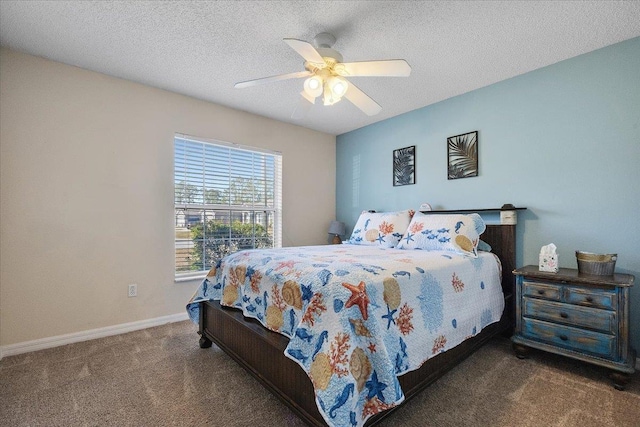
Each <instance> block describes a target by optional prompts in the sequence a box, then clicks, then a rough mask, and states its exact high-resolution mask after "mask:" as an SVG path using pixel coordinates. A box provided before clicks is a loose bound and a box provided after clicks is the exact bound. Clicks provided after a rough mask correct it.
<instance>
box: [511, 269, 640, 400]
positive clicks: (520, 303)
mask: <svg viewBox="0 0 640 427" xmlns="http://www.w3.org/2000/svg"><path fill="white" fill-rule="evenodd" d="M513 273H514V274H515V276H516V329H515V333H514V336H513V337H512V339H511V340H512V342H513V349H514V351H515V352H516V355H517V356H518V357H519V358H524V357H526V355H527V352H528V350H529V348H536V349H539V350H544V351H548V352H551V353H556V354H561V355H564V356H568V357H572V358H574V359H578V360H582V361H584V362H589V363H594V364H596V365H600V366H604V367H606V368H609V369H611V378H612V379H613V382H614V386H615V388H616V389H618V390H624V387H625V385H626V383H627V380H628V376H629V374H632V373H633V372H634V370H635V369H634V368H635V359H636V354H635V351H634V350H633V348H631V346H630V345H629V289H630V288H631V286H633V281H634V279H635V278H634V276H632V275H629V274H614V275H613V276H595V275H586V274H580V273H578V270H574V269H568V268H561V269H560V270H559V271H558V272H557V273H548V272H543V271H538V266H533V265H530V266H527V267H523V268H519V269H517V270H514V272H513Z"/></svg>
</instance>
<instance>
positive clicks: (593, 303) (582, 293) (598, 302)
mask: <svg viewBox="0 0 640 427" xmlns="http://www.w3.org/2000/svg"><path fill="white" fill-rule="evenodd" d="M566 300H567V302H568V303H571V304H579V305H585V306H588V307H599V308H604V309H607V310H615V309H616V308H617V304H616V295H615V293H613V292H607V291H605V290H597V289H595V290H594V289H585V288H572V287H568V288H567V299H566Z"/></svg>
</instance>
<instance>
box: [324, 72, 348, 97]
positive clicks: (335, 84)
mask: <svg viewBox="0 0 640 427" xmlns="http://www.w3.org/2000/svg"><path fill="white" fill-rule="evenodd" d="M328 84H329V87H330V88H331V92H332V93H333V95H334V96H337V97H338V98H342V96H343V95H344V94H345V93H346V92H347V89H348V88H349V83H347V81H346V80H345V79H343V78H342V77H337V76H334V77H331V78H330V79H329V81H328Z"/></svg>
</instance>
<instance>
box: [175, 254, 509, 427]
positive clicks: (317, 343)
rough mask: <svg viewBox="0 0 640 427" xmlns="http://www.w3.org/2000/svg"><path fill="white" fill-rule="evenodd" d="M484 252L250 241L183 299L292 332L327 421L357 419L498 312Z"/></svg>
mask: <svg viewBox="0 0 640 427" xmlns="http://www.w3.org/2000/svg"><path fill="white" fill-rule="evenodd" d="M500 277H501V266H500V263H499V261H498V259H497V257H495V255H493V254H491V253H486V252H483V253H481V254H480V256H479V257H478V258H475V259H474V258H467V257H464V256H461V255H457V254H455V253H453V252H444V251H422V250H400V249H392V248H378V247H373V246H357V245H328V246H309V247H302V248H300V247H295V248H282V249H266V250H265V249H260V250H247V251H241V252H237V253H235V254H232V255H230V256H228V257H226V258H224V259H223V260H222V261H220V262H219V263H218V265H217V266H216V267H215V268H213V269H212V270H211V271H210V272H209V275H208V276H207V278H206V279H205V280H204V281H203V282H202V284H201V285H200V287H199V289H198V290H197V292H196V294H195V295H194V296H193V298H192V299H191V301H190V302H189V304H188V305H187V312H188V314H189V317H190V318H191V320H192V321H194V322H195V323H198V319H199V304H198V302H200V301H204V300H210V299H215V300H220V301H221V304H222V305H226V306H233V307H237V308H239V309H241V310H242V311H243V313H244V315H245V316H248V317H252V318H255V319H258V320H259V321H260V322H261V323H262V324H263V325H264V326H265V327H267V328H269V329H271V330H273V331H276V332H279V333H281V334H283V335H285V336H287V337H289V338H290V341H289V345H288V346H287V348H286V352H285V354H286V356H287V357H289V358H290V359H292V360H294V361H296V362H297V363H298V364H299V365H300V366H301V367H302V368H303V369H304V370H305V371H306V372H307V373H308V375H309V377H310V379H311V381H312V383H313V386H314V389H315V391H316V403H317V405H318V409H319V410H320V413H321V414H322V415H323V417H324V419H325V420H326V422H327V424H328V425H330V426H361V425H362V424H364V422H365V421H366V420H367V418H369V417H370V416H371V415H374V414H376V413H378V412H380V411H383V410H385V409H388V408H391V407H393V406H396V405H398V404H400V403H401V402H402V401H403V400H404V394H403V392H402V390H401V388H400V384H399V382H398V379H397V376H399V375H401V374H403V373H405V372H408V371H412V370H415V369H417V368H419V367H420V366H421V365H422V364H423V363H424V362H425V361H426V360H427V359H429V358H430V357H432V356H434V355H437V354H438V353H441V352H443V351H446V350H448V349H450V348H452V347H455V346H456V345H458V344H459V343H461V342H462V341H464V340H465V339H466V338H469V337H471V336H474V335H476V334H477V333H479V332H480V330H481V329H482V328H484V327H485V326H487V325H489V324H491V323H494V322H496V321H498V320H500V316H501V314H502V311H503V308H504V299H503V295H502V289H501V286H500Z"/></svg>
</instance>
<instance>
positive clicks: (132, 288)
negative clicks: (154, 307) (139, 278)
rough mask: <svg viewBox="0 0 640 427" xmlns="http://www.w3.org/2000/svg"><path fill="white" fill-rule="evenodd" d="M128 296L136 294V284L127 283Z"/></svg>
mask: <svg viewBox="0 0 640 427" xmlns="http://www.w3.org/2000/svg"><path fill="white" fill-rule="evenodd" d="M129 296H130V297H137V296H138V285H136V284H135V283H132V284H130V285H129Z"/></svg>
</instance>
